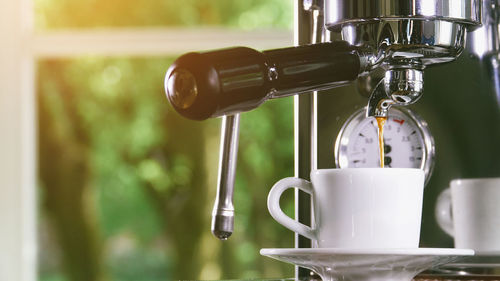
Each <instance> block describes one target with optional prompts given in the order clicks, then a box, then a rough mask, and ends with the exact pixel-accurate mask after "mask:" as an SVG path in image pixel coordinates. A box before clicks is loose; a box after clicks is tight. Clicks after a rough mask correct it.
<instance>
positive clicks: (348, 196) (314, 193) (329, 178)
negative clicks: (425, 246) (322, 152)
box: [267, 168, 424, 248]
mask: <svg viewBox="0 0 500 281" xmlns="http://www.w3.org/2000/svg"><path fill="white" fill-rule="evenodd" d="M311 181H312V183H311V182H309V181H307V180H304V179H300V178H284V179H282V180H280V181H278V182H277V183H276V184H275V185H274V186H273V187H272V189H271V191H270V192H269V196H268V200H267V207H268V209H269V212H270V213H271V216H272V217H273V218H274V219H275V220H276V221H277V222H279V223H280V224H282V225H283V226H285V227H287V228H288V229H290V230H292V231H294V232H296V233H298V234H300V235H302V236H305V237H307V238H309V239H312V240H313V241H315V242H316V243H315V245H314V246H315V247H320V248H417V247H418V243H419V238H420V222H421V217H422V197H423V189H424V172H423V171H422V170H420V169H409V168H386V169H382V168H352V169H325V170H315V171H312V172H311ZM292 187H296V188H299V189H300V190H303V191H305V192H307V193H309V194H310V195H311V199H312V205H313V210H314V214H313V215H314V216H313V217H314V220H313V225H312V227H309V226H306V225H304V224H302V223H299V222H297V221H295V220H293V219H291V218H290V217H288V216H287V215H285V213H283V211H282V210H281V208H280V206H279V200H280V197H281V194H282V193H283V192H284V191H285V190H287V189H289V188H292Z"/></svg>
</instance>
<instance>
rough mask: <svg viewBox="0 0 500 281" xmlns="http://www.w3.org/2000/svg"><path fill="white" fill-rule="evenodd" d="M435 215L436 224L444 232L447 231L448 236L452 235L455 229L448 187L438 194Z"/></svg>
mask: <svg viewBox="0 0 500 281" xmlns="http://www.w3.org/2000/svg"><path fill="white" fill-rule="evenodd" d="M435 215H436V220H437V223H438V225H439V226H440V227H441V229H443V230H444V232H446V233H448V234H449V235H450V236H452V237H454V233H455V230H454V228H453V214H452V211H451V190H450V189H449V188H447V189H445V190H444V191H443V192H441V194H439V196H438V199H437V203H436V209H435Z"/></svg>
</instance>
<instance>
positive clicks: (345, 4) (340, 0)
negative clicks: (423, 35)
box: [325, 0, 481, 28]
mask: <svg viewBox="0 0 500 281" xmlns="http://www.w3.org/2000/svg"><path fill="white" fill-rule="evenodd" d="M325 4H326V5H325V15H326V26H328V27H329V28H337V27H338V26H340V25H344V24H349V23H359V22H368V21H378V20H380V19H395V20H399V19H423V20H446V21H454V22H460V23H463V24H466V25H474V26H476V25H479V24H480V22H481V6H480V5H479V4H480V3H478V0H407V1H395V0H378V1H373V0H330V1H326V3H325Z"/></svg>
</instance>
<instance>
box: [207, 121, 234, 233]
mask: <svg viewBox="0 0 500 281" xmlns="http://www.w3.org/2000/svg"><path fill="white" fill-rule="evenodd" d="M239 124H240V115H239V114H235V115H230V116H224V117H222V127H221V144H220V152H219V153H220V157H219V175H218V180H217V197H216V198H215V204H214V210H213V212H212V233H213V234H214V235H215V236H216V237H217V238H219V239H221V240H227V238H229V236H231V234H232V233H233V229H234V206H233V191H234V179H235V173H236V161H237V156H238V137H239V130H240V129H239Z"/></svg>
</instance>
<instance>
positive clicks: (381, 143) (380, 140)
mask: <svg viewBox="0 0 500 281" xmlns="http://www.w3.org/2000/svg"><path fill="white" fill-rule="evenodd" d="M375 119H377V125H378V146H379V150H380V167H381V168H384V158H385V155H384V124H385V122H386V121H387V117H375Z"/></svg>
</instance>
